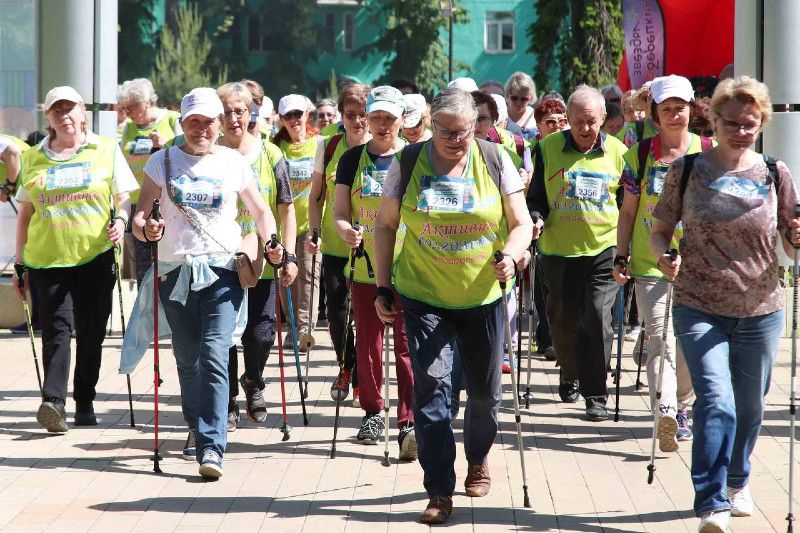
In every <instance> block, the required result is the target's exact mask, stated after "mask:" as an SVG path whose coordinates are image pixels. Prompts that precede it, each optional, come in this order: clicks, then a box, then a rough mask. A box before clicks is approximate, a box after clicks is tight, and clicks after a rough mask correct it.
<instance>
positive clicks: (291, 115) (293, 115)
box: [281, 109, 303, 120]
mask: <svg viewBox="0 0 800 533" xmlns="http://www.w3.org/2000/svg"><path fill="white" fill-rule="evenodd" d="M302 116H303V112H302V111H300V110H299V109H295V110H294V111H289V112H288V113H286V114H285V115H281V118H282V119H283V120H297V119H299V118H301V117H302Z"/></svg>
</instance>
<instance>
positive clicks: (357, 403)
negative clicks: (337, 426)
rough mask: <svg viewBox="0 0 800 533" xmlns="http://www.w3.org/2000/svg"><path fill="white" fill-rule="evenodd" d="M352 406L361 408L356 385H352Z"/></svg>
mask: <svg viewBox="0 0 800 533" xmlns="http://www.w3.org/2000/svg"><path fill="white" fill-rule="evenodd" d="M353 407H355V408H357V409H360V408H361V398H360V396H359V393H358V387H353Z"/></svg>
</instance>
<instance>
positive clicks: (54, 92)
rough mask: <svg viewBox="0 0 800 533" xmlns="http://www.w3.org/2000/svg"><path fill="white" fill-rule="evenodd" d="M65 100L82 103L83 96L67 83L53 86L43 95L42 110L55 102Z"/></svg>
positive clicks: (46, 109)
mask: <svg viewBox="0 0 800 533" xmlns="http://www.w3.org/2000/svg"><path fill="white" fill-rule="evenodd" d="M60 100H66V101H67V102H73V103H76V104H82V103H83V98H81V95H79V94H78V91H76V90H75V89H73V88H72V87H70V86H69V85H62V86H61V87H53V88H52V89H50V90H49V91H47V96H45V97H44V110H45V112H47V111H49V110H50V108H51V107H52V106H53V104H55V103H56V102H58V101H60Z"/></svg>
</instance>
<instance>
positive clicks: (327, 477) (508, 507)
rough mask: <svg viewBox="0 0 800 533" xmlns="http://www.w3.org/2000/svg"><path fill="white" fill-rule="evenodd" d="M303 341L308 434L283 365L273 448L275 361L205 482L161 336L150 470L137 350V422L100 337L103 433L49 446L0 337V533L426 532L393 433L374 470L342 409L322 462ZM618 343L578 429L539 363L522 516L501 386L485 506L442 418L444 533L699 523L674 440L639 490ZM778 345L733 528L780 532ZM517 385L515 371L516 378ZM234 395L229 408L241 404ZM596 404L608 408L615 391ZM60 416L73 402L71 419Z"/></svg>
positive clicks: (322, 362)
mask: <svg viewBox="0 0 800 533" xmlns="http://www.w3.org/2000/svg"><path fill="white" fill-rule="evenodd" d="M315 336H316V338H317V340H318V345H317V348H316V349H315V350H314V352H313V356H312V361H311V376H310V377H311V381H310V387H309V399H308V401H307V405H308V411H309V418H310V424H309V425H308V426H307V427H304V426H303V422H302V417H301V415H300V401H299V399H300V397H299V390H298V387H297V382H296V378H295V374H294V365H293V364H291V365H287V369H286V371H287V378H291V379H288V382H287V394H288V397H289V412H290V424H291V425H292V427H293V430H292V432H291V439H290V440H288V441H286V442H282V441H281V437H282V434H281V432H280V430H279V427H280V425H281V418H280V387H279V385H278V368H277V366H276V360H277V355H276V353H273V355H272V356H271V357H270V361H269V363H268V366H267V370H266V376H267V379H268V386H267V389H266V391H265V392H266V399H267V401H268V404H269V416H268V418H267V421H266V423H265V424H263V425H262V426H260V427H256V426H255V425H254V424H253V423H251V422H250V421H249V420H246V418H243V420H242V423H241V427H240V429H239V430H238V431H236V432H235V433H233V434H230V435H229V437H230V438H229V444H228V450H227V453H226V455H225V460H224V469H225V474H224V476H223V477H222V479H220V480H219V481H217V482H205V481H203V480H201V478H200V477H199V476H198V474H197V465H196V464H195V463H188V462H186V461H183V460H182V459H181V458H180V451H181V449H182V446H183V442H184V440H185V437H186V429H185V427H184V425H183V421H182V417H181V414H180V397H179V394H178V380H177V375H176V372H175V364H174V359H173V358H172V357H171V351H170V350H169V345H168V344H167V347H166V349H164V350H163V351H162V353H163V355H162V372H163V375H164V378H165V383H164V384H163V386H162V387H161V389H160V391H161V395H162V403H161V426H160V437H161V438H162V444H161V454H162V456H163V458H164V460H163V461H162V463H161V467H162V470H163V474H155V473H153V471H152V463H151V462H150V461H149V457H150V455H151V454H152V445H153V425H152V424H153V413H152V392H153V390H152V380H153V377H152V365H151V364H150V363H151V361H152V355H151V353H148V355H147V356H146V357H145V359H144V360H143V363H142V364H141V365H140V366H139V368H138V369H137V370H136V372H135V373H134V374H133V375H132V379H133V390H134V407H135V415H136V424H137V425H136V427H135V428H131V427H130V425H129V418H128V404H127V390H126V385H125V378H124V376H120V375H118V374H117V364H118V361H119V347H120V343H121V339H120V337H119V334H115V335H112V336H111V337H109V338H108V339H107V341H106V345H105V352H104V364H103V368H102V370H101V377H100V383H99V385H98V398H97V401H96V402H95V409H96V411H97V413H98V417H99V421H100V425H99V426H97V427H95V428H72V429H70V431H69V432H68V433H67V434H65V435H63V436H54V435H48V434H47V433H46V431H44V430H43V429H41V428H40V427H39V426H38V424H37V422H36V420H35V412H36V409H37V406H38V403H39V398H38V390H37V388H36V375H35V371H34V367H33V360H32V358H31V354H30V344H29V341H28V339H27V338H26V337H15V336H10V335H5V334H3V335H0V358H2V363H3V372H2V373H0V529H2V530H4V531H58V532H64V531H98V532H105V531H114V532H122V531H143V532H144V531H148V532H150V531H193V532H200V531H232V532H236V533H244V532H247V531H269V532H270V533H274V532H279V531H304V532H317V531H324V532H325V533H334V532H338V531H347V532H357V531H365V532H366V531H369V532H371V533H372V532H377V531H391V532H403V533H408V532H411V531H421V530H425V529H428V527H427V526H423V525H422V524H419V523H417V522H416V517H417V515H418V513H419V512H420V511H421V510H422V509H423V508H424V507H425V504H426V502H427V498H426V496H425V494H424V491H423V488H422V471H421V469H420V467H419V465H418V463H416V462H413V463H398V462H397V453H398V449H397V443H396V430H395V431H393V432H392V434H391V439H392V440H391V445H390V451H391V457H392V459H393V461H392V465H391V466H390V467H389V468H386V467H382V466H381V458H382V453H383V445H382V444H381V445H379V446H367V447H365V446H361V445H358V444H356V443H355V442H354V440H355V439H354V437H355V433H356V431H357V428H358V424H359V421H360V418H361V416H362V412H361V411H360V410H359V409H355V408H353V407H350V406H349V401H348V407H346V408H345V409H344V410H343V418H342V425H341V428H340V432H339V436H340V439H339V444H338V447H337V450H338V453H337V458H336V459H335V460H331V459H329V458H328V452H329V446H330V438H331V435H332V429H331V428H332V424H333V418H334V403H333V402H332V401H331V399H330V396H329V388H330V385H331V383H332V381H333V379H334V378H335V374H336V366H335V364H334V355H333V351H332V349H331V348H330V340H329V338H328V336H327V333H326V332H324V331H323V330H321V329H318V330H317V332H316V333H315ZM37 344H38V342H37ZM625 348H626V349H625V353H626V356H625V359H624V368H623V370H624V375H623V387H622V399H621V406H622V410H621V419H620V421H619V422H618V423H614V422H613V421H608V422H604V423H599V424H595V423H589V422H585V421H583V420H581V415H582V413H583V409H582V405H581V404H580V403H579V404H572V405H568V404H562V403H559V402H558V394H557V385H558V373H557V369H555V368H554V367H553V363H548V362H546V361H544V360H543V359H541V358H535V360H534V362H533V367H532V370H533V374H532V390H533V398H534V400H533V403H532V404H531V408H530V410H527V411H525V410H523V424H524V447H525V454H526V455H525V457H526V465H527V474H528V483H529V485H530V495H531V503H532V508H531V509H526V508H524V507H522V478H521V473H520V472H521V471H520V464H519V453H518V449H517V444H516V434H515V429H514V418H513V405H512V402H511V396H510V394H511V392H510V391H511V386H510V382H509V380H508V376H506V384H505V397H504V403H503V408H502V410H501V431H500V433H499V434H498V437H497V440H496V442H495V445H494V447H493V448H492V452H491V455H490V457H489V464H490V470H491V474H492V479H493V486H492V491H491V493H490V495H489V496H487V497H486V498H476V499H471V498H468V497H466V496H465V495H464V493H463V485H462V483H463V477H464V474H465V471H466V462H465V460H464V458H463V452H462V450H463V447H462V446H461V444H460V443H461V431H462V429H463V421H462V420H461V419H459V420H458V421H457V422H456V424H455V427H456V439H457V442H458V450H459V457H458V460H457V465H456V471H457V473H458V475H459V479H458V481H457V486H456V491H457V492H456V496H455V499H454V506H455V510H454V513H453V516H452V517H451V520H450V522H449V523H448V528H449V530H452V531H456V532H461V531H512V530H515V531H605V532H622V531H653V532H659V531H664V532H669V533H676V532H682V531H695V530H696V527H697V519H696V518H694V516H693V512H692V498H693V494H692V490H691V484H690V478H689V464H690V459H691V457H690V450H691V444H690V443H682V445H681V449H680V451H679V452H678V453H675V454H659V455H658V456H657V457H658V459H657V462H656V465H657V468H658V469H657V477H656V480H655V482H654V483H653V484H652V485H648V484H647V482H646V478H647V471H646V465H647V462H648V457H649V449H650V434H651V427H652V426H651V418H650V416H649V415H648V412H647V408H646V398H647V389H646V388H644V389H642V391H641V392H639V393H635V392H634V390H633V382H634V380H635V377H636V367H635V366H634V363H633V361H632V359H631V357H630V353H631V350H632V348H633V346H632V343H627V344H626V345H625ZM788 350H789V343H788V340H784V341H783V342H782V345H781V352H780V354H779V357H778V362H777V365H776V368H775V372H774V374H773V383H772V388H771V390H770V393H769V396H768V398H767V413H766V417H765V423H764V427H763V429H762V433H761V437H760V439H759V442H758V445H757V447H756V450H755V453H754V455H753V475H752V478H751V488H752V493H753V497H754V499H755V502H756V513H755V515H754V516H753V517H751V518H734V519H732V521H731V530H732V531H734V532H744V531H748V532H749V531H754V532H755V531H776V530H777V531H784V530H785V528H786V522H785V517H786V500H787V479H788V436H789V426H788V408H787V404H788V389H789V351H788ZM273 352H275V350H273ZM287 363H293V361H291V359H290V360H289V361H287ZM240 368H241V365H240ZM643 374H644V373H643ZM524 376H525V374H524V372H523V381H524ZM392 384H393V385H394V378H392ZM70 387H71V385H70ZM391 394H394V390H392V392H391ZM240 401H241V403H242V405H243V403H244V400H243V396H242V397H240ZM609 405H610V406H611V407H613V405H614V403H613V398H612V399H610V400H609ZM73 410H74V403H73V402H72V400H71V399H70V400H68V402H67V411H68V413H72V411H73ZM243 411H244V410H243ZM392 415H394V410H392ZM70 422H71V416H70ZM392 425H393V424H392ZM798 451H800V449H799V450H798ZM797 511H798V512H800V508H798V509H797Z"/></svg>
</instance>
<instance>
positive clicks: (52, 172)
mask: <svg viewBox="0 0 800 533" xmlns="http://www.w3.org/2000/svg"><path fill="white" fill-rule="evenodd" d="M91 181H92V178H91V176H90V175H89V163H88V162H84V163H69V164H66V165H59V166H57V167H51V168H49V169H47V180H46V183H45V188H46V189H47V190H48V191H54V190H59V189H72V188H74V187H87V186H88V185H89V183H91Z"/></svg>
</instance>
